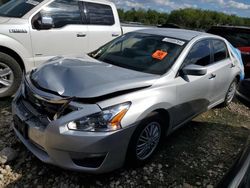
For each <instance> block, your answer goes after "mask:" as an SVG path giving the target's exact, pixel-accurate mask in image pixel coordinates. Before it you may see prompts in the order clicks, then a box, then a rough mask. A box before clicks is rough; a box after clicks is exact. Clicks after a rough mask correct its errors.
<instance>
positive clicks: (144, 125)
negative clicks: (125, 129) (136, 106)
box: [126, 113, 166, 167]
mask: <svg viewBox="0 0 250 188" xmlns="http://www.w3.org/2000/svg"><path fill="white" fill-rule="evenodd" d="M150 128H154V129H153V130H154V131H155V133H157V132H158V136H159V138H157V136H156V135H157V134H154V136H155V137H154V138H155V142H153V139H152V138H151V139H152V142H151V145H150V144H148V145H147V144H146V145H144V146H145V148H146V146H148V147H150V146H151V147H152V148H151V149H152V150H151V151H149V150H148V151H147V152H146V150H144V152H145V154H144V155H143V152H142V153H140V152H141V151H142V150H141V148H142V147H141V148H140V147H139V146H141V145H142V144H143V141H142V140H144V139H142V137H141V136H143V137H144V138H145V136H146V135H145V133H146V132H145V131H146V130H149V129H150ZM165 130H166V129H165V128H164V121H162V119H161V117H160V116H159V114H158V113H152V114H150V115H149V116H148V117H147V118H146V119H145V120H143V121H142V122H141V123H140V124H139V125H138V127H137V128H136V130H135V132H134V134H133V135H132V138H131V140H130V143H129V147H128V151H127V156H126V163H127V164H128V165H129V166H134V167H137V166H142V165H144V164H145V163H147V162H148V161H149V160H150V159H151V158H152V156H153V155H154V154H155V152H156V151H157V150H158V149H159V147H160V145H161V143H162V140H163V138H164V137H165ZM149 132H150V130H149ZM149 143H150V142H149ZM154 143H155V145H154ZM153 145H154V146H153ZM148 149H149V148H148Z"/></svg>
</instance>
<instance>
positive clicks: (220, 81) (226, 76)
mask: <svg viewBox="0 0 250 188" xmlns="http://www.w3.org/2000/svg"><path fill="white" fill-rule="evenodd" d="M211 43H212V46H213V56H212V61H213V63H212V64H211V65H210V69H211V71H212V72H213V74H214V76H215V77H214V81H215V85H214V93H213V94H212V103H216V102H217V101H221V100H224V99H225V96H226V92H227V90H228V88H229V86H230V84H231V82H232V81H233V77H232V73H233V71H232V70H233V69H234V68H235V66H234V65H233V63H232V60H231V59H230V57H229V52H228V49H227V45H226V44H225V42H224V41H223V40H220V39H212V40H211Z"/></svg>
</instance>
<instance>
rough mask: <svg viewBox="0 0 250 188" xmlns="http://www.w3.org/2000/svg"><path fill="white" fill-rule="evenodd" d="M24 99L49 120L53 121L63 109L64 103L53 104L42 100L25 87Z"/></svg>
mask: <svg viewBox="0 0 250 188" xmlns="http://www.w3.org/2000/svg"><path fill="white" fill-rule="evenodd" d="M24 93H25V94H24V95H23V98H24V100H25V101H27V102H28V103H29V104H30V105H31V106H32V107H33V108H34V109H36V111H37V112H38V113H40V114H43V115H47V116H48V117H49V119H51V120H52V119H53V117H54V115H55V114H56V113H57V112H59V111H60V109H62V106H63V105H64V103H60V104H57V103H53V102H48V101H46V100H43V99H40V98H38V97H36V96H35V94H34V93H33V92H32V91H31V90H30V88H29V87H27V85H25V91H24Z"/></svg>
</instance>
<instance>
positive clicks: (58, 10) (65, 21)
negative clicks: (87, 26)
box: [33, 0, 83, 29]
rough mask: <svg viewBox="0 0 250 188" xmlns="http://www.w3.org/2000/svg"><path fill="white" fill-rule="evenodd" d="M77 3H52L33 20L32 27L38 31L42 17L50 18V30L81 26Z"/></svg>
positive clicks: (63, 0) (65, 0)
mask: <svg viewBox="0 0 250 188" xmlns="http://www.w3.org/2000/svg"><path fill="white" fill-rule="evenodd" d="M78 2H79V1H77V0H55V1H53V2H52V3H50V4H49V5H47V6H46V7H44V8H43V9H42V10H41V11H40V12H39V13H38V14H37V15H36V16H35V17H34V18H33V20H34V21H33V27H34V28H36V29H39V24H40V22H41V18H42V17H49V18H52V20H53V27H52V28H61V27H64V26H66V25H71V24H83V20H82V17H81V13H80V8H79V4H78Z"/></svg>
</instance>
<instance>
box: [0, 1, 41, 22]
mask: <svg viewBox="0 0 250 188" xmlns="http://www.w3.org/2000/svg"><path fill="white" fill-rule="evenodd" d="M42 1H43V0H7V1H4V2H5V3H3V4H0V16H3V17H14V18H21V17H23V16H24V15H25V14H26V13H28V12H29V11H30V10H31V9H33V8H34V7H35V6H37V5H38V4H39V3H41V2H42Z"/></svg>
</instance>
